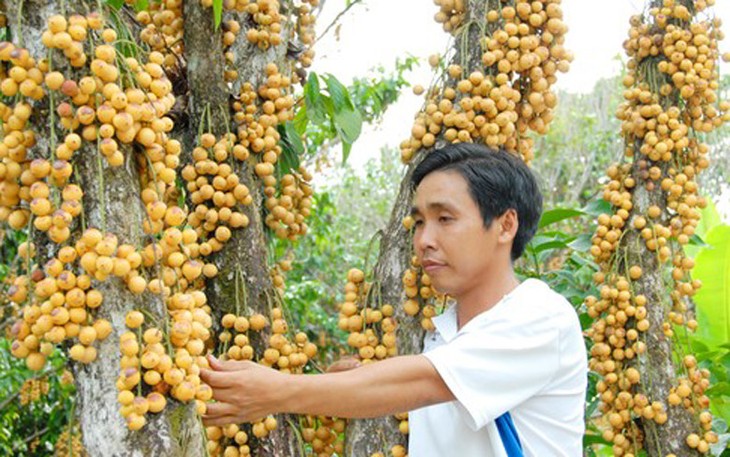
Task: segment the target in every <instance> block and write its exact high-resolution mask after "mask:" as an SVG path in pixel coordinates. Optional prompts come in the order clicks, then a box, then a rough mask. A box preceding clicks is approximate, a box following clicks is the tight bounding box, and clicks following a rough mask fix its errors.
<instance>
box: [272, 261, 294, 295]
mask: <svg viewBox="0 0 730 457" xmlns="http://www.w3.org/2000/svg"><path fill="white" fill-rule="evenodd" d="M291 269H292V260H291V257H290V258H286V259H282V260H279V261H278V262H276V265H274V266H273V267H271V270H270V271H269V274H270V275H271V284H273V285H274V287H275V288H276V289H277V290H278V291H279V292H280V293H281V294H282V295H283V294H284V291H285V289H286V287H285V286H286V285H285V283H284V281H285V279H286V277H285V276H286V273H287V272H288V271H291Z"/></svg>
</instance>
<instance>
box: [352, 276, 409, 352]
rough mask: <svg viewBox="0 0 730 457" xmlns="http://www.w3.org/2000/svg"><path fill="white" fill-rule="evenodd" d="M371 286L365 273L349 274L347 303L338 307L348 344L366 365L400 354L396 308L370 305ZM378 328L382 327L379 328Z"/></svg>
mask: <svg viewBox="0 0 730 457" xmlns="http://www.w3.org/2000/svg"><path fill="white" fill-rule="evenodd" d="M371 287H372V284H370V283H367V282H366V281H365V274H364V273H363V272H362V270H359V269H357V268H352V269H350V271H348V272H347V284H346V285H345V301H344V302H343V303H341V304H340V305H339V321H338V326H339V328H340V329H342V330H345V331H347V332H349V335H348V337H347V344H348V345H349V346H350V347H352V348H354V349H357V351H358V358H359V359H360V361H361V363H363V364H367V363H372V362H376V361H378V360H383V359H385V358H387V357H393V356H395V355H397V353H398V352H397V351H398V347H397V346H396V334H395V331H396V327H397V323H396V320H395V318H394V316H393V315H394V312H395V310H394V309H393V306H391V305H389V304H384V305H382V306H381V307H380V308H377V307H371V306H369V305H368V294H369V292H370V289H371ZM378 327H379V328H378Z"/></svg>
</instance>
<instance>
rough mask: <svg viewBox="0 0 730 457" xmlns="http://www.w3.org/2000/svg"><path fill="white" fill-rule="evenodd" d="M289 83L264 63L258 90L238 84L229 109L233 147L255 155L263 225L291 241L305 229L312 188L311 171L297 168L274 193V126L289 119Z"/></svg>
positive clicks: (276, 140)
mask: <svg viewBox="0 0 730 457" xmlns="http://www.w3.org/2000/svg"><path fill="white" fill-rule="evenodd" d="M291 84H292V81H291V78H289V77H288V76H284V75H282V74H280V73H279V70H278V68H277V66H276V65H275V64H273V63H270V64H268V65H267V66H266V80H265V81H264V83H263V84H262V85H261V86H260V87H259V88H258V91H257V90H255V89H254V87H253V85H252V84H250V83H244V84H243V85H242V87H241V92H240V95H239V97H238V99H237V100H236V101H234V102H233V110H234V112H235V115H234V119H235V121H236V123H237V124H238V144H237V145H236V147H240V148H241V151H246V152H245V156H246V157H247V156H248V152H249V151H251V152H253V153H254V155H255V156H256V157H257V158H258V163H257V164H256V165H255V167H254V171H255V172H256V175H257V176H258V177H259V178H261V181H262V182H263V184H264V195H265V196H266V201H265V202H264V204H265V207H266V209H267V210H268V211H269V214H267V215H266V219H265V222H266V225H267V227H269V228H270V229H271V230H272V231H274V233H275V234H276V236H278V237H279V238H282V239H286V238H288V239H292V240H293V239H296V238H297V237H298V236H300V235H304V234H305V233H306V232H307V224H306V223H305V222H304V220H305V217H308V216H309V215H310V212H311V209H310V208H311V206H312V199H311V196H312V193H313V191H312V188H311V186H310V185H309V181H311V179H312V176H311V174H309V173H308V172H307V171H306V170H305V169H304V168H303V167H300V169H299V171H298V173H289V174H285V175H284V176H282V178H281V183H280V184H281V190H280V192H279V195H278V196H277V189H276V185H277V180H276V177H275V176H274V170H275V164H276V163H277V162H278V160H279V156H280V155H281V153H282V148H281V146H280V145H279V140H280V139H281V136H280V135H279V132H278V131H277V129H276V126H277V125H278V124H280V123H282V122H286V121H290V120H291V119H292V118H293V111H292V107H293V106H294V98H293V97H292V95H291ZM242 157H243V155H242ZM241 160H245V159H241Z"/></svg>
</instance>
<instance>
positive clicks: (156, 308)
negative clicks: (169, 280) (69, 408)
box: [7, 0, 205, 457]
mask: <svg viewBox="0 0 730 457" xmlns="http://www.w3.org/2000/svg"><path fill="white" fill-rule="evenodd" d="M7 8H8V11H7V13H8V17H9V18H13V20H10V21H9V26H10V29H11V33H12V36H13V39H14V41H15V43H17V44H19V45H22V46H24V47H26V48H27V49H28V50H29V52H30V54H31V55H32V56H34V57H35V58H36V59H40V58H43V57H46V55H47V50H46V48H45V47H43V45H42V44H41V39H40V36H41V33H42V32H43V30H44V29H45V27H46V22H47V19H48V18H49V17H50V16H52V15H54V14H64V13H65V14H71V13H80V14H86V13H88V12H89V11H91V10H92V8H91V7H90V6H89V5H88V4H87V3H85V2H81V1H70V0H67V1H66V2H65V3H64V4H63V5H62V4H61V3H60V2H45V1H41V0H25V1H24V2H8V3H7ZM18 19H19V21H18ZM63 62H65V59H63V56H59V55H58V53H56V57H55V59H54V68H55V69H64V70H65V71H68V70H69V69H68V68H64V67H63ZM31 119H32V122H33V130H34V131H35V133H36V137H37V138H38V144H37V145H36V146H35V147H34V148H33V150H32V154H33V157H45V158H50V157H51V153H52V144H51V141H50V138H51V132H52V130H51V122H50V119H53V117H51V113H50V111H49V103H48V98H45V99H43V100H42V101H41V102H37V103H35V104H34V114H33V117H32V118H31ZM55 119H56V120H57V119H58V118H57V117H55ZM61 132H64V129H63V128H62V127H61V126H60V124H56V125H55V136H56V139H55V141H56V144H58V142H60V141H63V136H62V133H61ZM125 153H126V156H127V161H126V163H125V164H124V165H123V166H121V167H118V168H112V167H110V166H109V165H108V164H107V162H106V160H104V159H103V158H102V157H101V155H100V153H99V152H98V151H97V150H96V148H95V147H94V146H89V145H86V146H84V147H82V149H81V150H79V151H77V155H76V156H75V158H74V160H73V164H74V167H75V169H76V173H77V177H78V180H79V182H78V184H79V185H80V186H81V187H82V188H83V189H84V198H83V207H84V211H83V216H80V217H79V218H77V219H76V220H75V222H74V224H75V225H74V230H73V235H72V239H73V236H77V235H78V234H80V232H81V230H82V224H83V225H85V226H86V227H95V228H98V229H100V230H102V231H103V232H108V233H113V234H115V235H116V236H117V237H118V239H119V243H120V244H121V243H129V244H133V245H135V246H139V245H140V244H142V243H144V242H145V240H144V237H143V233H142V221H143V218H144V217H145V211H144V207H143V205H142V202H141V199H140V188H139V179H138V178H139V176H138V174H137V172H136V169H135V164H134V159H133V158H132V155H131V152H130V151H125ZM82 221H83V222H82ZM32 232H33V233H32V236H33V239H34V240H38V241H39V242H38V243H37V244H39V247H41V249H42V253H45V254H55V250H56V249H57V247H55V246H54V245H52V244H51V243H48V242H47V241H44V240H46V236H45V235H44V234H39V233H38V232H37V231H32ZM40 258H47V255H44V256H42V257H40ZM94 287H95V288H96V289H98V290H100V291H101V292H102V294H103V296H104V301H103V304H102V306H101V307H100V308H99V309H98V310H97V311H96V312H94V313H93V315H94V316H95V317H96V318H105V319H107V320H108V321H109V322H110V323H111V324H112V327H113V329H114V330H113V333H112V334H111V335H110V336H109V337H108V338H106V339H105V340H104V341H101V342H98V343H96V344H95V347H96V348H97V350H98V357H97V360H96V361H95V362H93V363H91V364H89V365H83V364H73V372H74V375H75V382H76V389H77V393H76V405H75V417H76V419H77V420H78V421H79V423H80V425H81V429H82V435H83V444H84V447H85V449H86V451H87V452H88V454H89V455H90V456H148V455H156V456H191V457H194V456H202V455H204V454H205V449H204V444H205V443H204V441H203V438H204V437H203V434H202V433H201V432H202V428H201V427H200V426H199V421H198V418H197V416H196V414H195V412H194V411H193V409H192V406H187V405H183V404H180V403H178V402H175V401H170V402H169V403H168V406H167V408H166V409H165V411H164V412H163V413H161V414H155V415H150V416H148V417H149V422H148V425H147V428H146V429H145V430H146V431H147V432H146V433H145V432H143V433H139V432H132V431H129V430H128V428H127V426H126V424H125V422H124V419H123V417H122V416H121V415H120V413H119V403H118V402H117V393H118V392H117V389H116V386H115V383H114V382H115V380H116V378H117V376H118V374H119V362H120V352H119V335H120V334H121V333H123V332H125V331H126V330H127V328H126V326H125V323H124V318H125V315H126V314H127V312H128V311H130V310H132V309H146V310H147V311H149V312H150V313H151V314H153V315H156V316H159V317H162V316H164V315H165V309H164V304H163V303H162V302H161V301H160V300H159V299H155V298H154V297H152V296H151V295H149V294H145V295H142V296H135V295H133V294H132V293H131V292H129V290H128V289H127V287H126V285H125V284H124V283H123V282H122V281H121V280H120V279H118V278H112V277H110V278H109V279H108V280H106V281H104V282H101V283H96V282H95V283H94ZM151 430H154V433H152V432H150V431H151Z"/></svg>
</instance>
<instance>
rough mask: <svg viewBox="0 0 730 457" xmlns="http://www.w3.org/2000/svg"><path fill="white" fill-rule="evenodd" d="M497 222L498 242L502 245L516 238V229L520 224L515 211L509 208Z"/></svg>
mask: <svg viewBox="0 0 730 457" xmlns="http://www.w3.org/2000/svg"><path fill="white" fill-rule="evenodd" d="M498 222H499V241H500V242H502V243H507V242H512V240H514V239H515V236H517V229H518V228H519V226H520V222H519V220H518V218H517V211H516V210H515V209H514V208H510V209H508V210H507V211H505V212H504V213H503V214H502V215H501V216H499V219H498Z"/></svg>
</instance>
